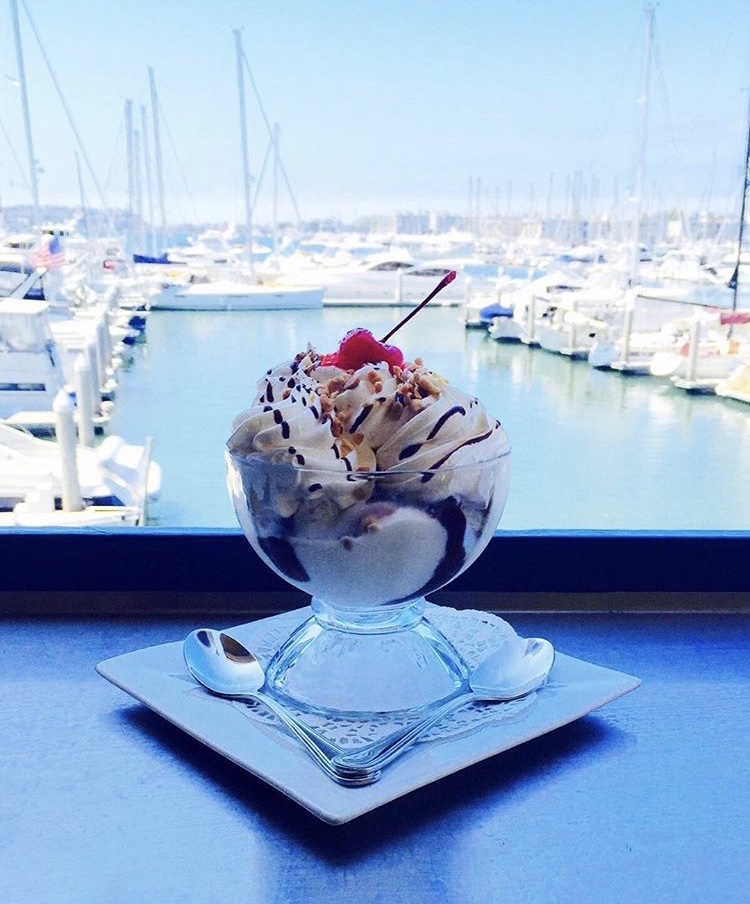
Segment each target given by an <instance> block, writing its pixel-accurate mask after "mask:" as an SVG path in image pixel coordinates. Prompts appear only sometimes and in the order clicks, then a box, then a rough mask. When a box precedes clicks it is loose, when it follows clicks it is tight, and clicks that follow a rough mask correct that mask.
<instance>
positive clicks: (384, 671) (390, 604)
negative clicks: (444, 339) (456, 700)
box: [226, 330, 510, 718]
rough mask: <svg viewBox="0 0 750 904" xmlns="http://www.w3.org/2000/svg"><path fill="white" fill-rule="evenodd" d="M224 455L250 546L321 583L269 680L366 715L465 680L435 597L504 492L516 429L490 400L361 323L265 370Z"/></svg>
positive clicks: (324, 705)
mask: <svg viewBox="0 0 750 904" xmlns="http://www.w3.org/2000/svg"><path fill="white" fill-rule="evenodd" d="M226 460H227V472H228V485H229V491H230V495H231V497H232V501H233V504H234V508H235V511H236V514H237V518H238V520H239V522H240V525H241V527H242V529H243V531H244V533H245V535H246V536H247V539H248V540H249V542H250V544H251V545H252V547H253V548H254V550H255V551H256V552H257V553H258V555H259V556H260V557H261V558H262V559H263V560H264V561H265V562H266V563H267V564H268V565H269V566H270V567H271V568H273V569H274V570H275V571H276V572H277V573H278V574H279V575H281V576H282V577H283V578H284V579H285V580H286V581H288V582H289V583H290V584H292V585H294V586H295V587H297V588H299V589H301V590H303V591H305V592H307V593H309V594H310V595H311V596H312V602H311V614H310V616H309V618H307V620H306V621H304V623H303V624H302V625H301V626H300V627H299V628H298V629H297V630H296V631H295V632H294V633H293V634H292V635H291V636H290V637H289V638H288V639H287V640H286V642H285V643H284V644H283V645H282V646H281V648H280V649H279V650H278V652H277V653H276V655H275V656H274V658H273V660H272V662H271V663H270V665H269V667H268V669H267V684H268V686H269V688H270V689H271V691H272V692H273V693H275V694H276V695H277V696H278V697H280V698H282V699H284V700H286V701H287V702H289V703H291V704H293V705H294V706H296V707H297V708H299V709H301V710H303V711H309V712H315V713H320V714H324V715H325V714H329V715H332V716H351V717H353V718H362V717H366V718H368V717H372V716H375V715H377V714H389V715H393V714H395V713H409V712H413V711H416V710H419V711H425V710H428V709H429V708H430V707H432V706H433V705H438V704H439V703H440V702H442V701H443V700H445V699H446V698H447V697H449V696H452V695H453V694H454V693H456V691H458V690H459V689H460V688H462V687H463V686H464V685H465V683H466V680H467V677H468V671H469V670H468V667H467V665H466V663H465V662H464V661H463V659H462V657H461V655H460V654H459V653H458V652H457V651H456V649H455V648H454V647H453V646H452V645H451V643H450V642H449V641H448V640H447V639H446V638H445V637H444V636H443V635H442V634H441V633H440V632H439V631H438V630H437V629H436V628H435V627H434V626H433V625H432V624H430V621H429V618H428V617H425V607H426V601H425V594H427V593H430V592H433V591H435V590H437V589H439V588H440V587H442V586H444V585H445V584H447V583H448V582H449V581H451V580H452V579H453V578H455V577H456V575H458V574H460V573H461V572H462V571H463V570H464V569H465V568H467V567H468V566H469V565H470V564H471V563H472V562H473V561H474V560H475V559H476V558H477V556H478V555H479V554H480V553H481V551H482V550H483V549H484V547H485V546H486V544H487V543H488V541H489V539H490V538H491V537H492V535H493V532H494V530H495V527H496V526H497V523H498V521H499V519H500V516H501V514H502V510H503V507H504V504H505V501H506V497H507V494H508V487H509V479H510V444H509V441H508V437H507V435H506V433H505V431H504V430H503V428H502V426H501V425H500V423H499V422H498V421H496V420H495V419H493V418H491V417H490V416H489V415H488V414H487V412H486V410H485V408H484V406H483V405H482V404H481V403H480V402H479V401H477V400H476V399H474V398H471V397H469V396H467V395H466V394H464V393H462V392H460V391H459V390H457V389H456V388H454V387H453V386H451V385H450V384H449V383H448V382H447V381H446V380H445V379H444V378H443V377H441V376H439V375H438V374H436V373H434V372H431V371H429V370H428V369H427V368H426V367H425V366H424V364H423V363H422V362H421V360H419V359H416V360H415V361H414V362H413V363H409V362H406V361H405V360H404V358H403V355H402V354H401V352H400V351H399V350H398V349H397V348H395V347H393V346H389V345H385V344H384V343H383V342H379V341H377V340H376V339H375V338H374V337H373V336H372V335H371V334H370V333H369V332H367V331H366V330H354V331H352V332H351V333H349V334H348V335H347V336H346V337H345V338H344V339H343V340H342V342H341V344H340V347H339V350H338V351H337V352H335V353H333V354H327V355H321V354H319V353H318V352H317V351H316V350H315V349H313V348H311V347H308V349H307V350H306V351H304V352H301V353H300V354H298V355H297V356H296V357H295V358H294V360H292V361H290V362H287V363H284V364H281V365H279V366H278V367H275V368H272V369H270V370H269V371H267V373H266V374H265V376H264V377H263V378H262V379H261V381H260V382H259V384H258V390H257V395H256V398H255V400H254V402H253V404H252V406H251V407H250V408H249V409H248V410H246V411H244V412H243V413H242V414H240V415H239V416H238V417H237V418H236V419H235V422H234V429H233V433H232V435H231V437H230V439H229V440H228V443H227V448H226Z"/></svg>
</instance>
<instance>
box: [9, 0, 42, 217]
mask: <svg viewBox="0 0 750 904" xmlns="http://www.w3.org/2000/svg"><path fill="white" fill-rule="evenodd" d="M10 10H11V16H12V19H13V36H14V38H15V43H16V60H17V66H18V80H19V82H20V83H21V85H20V87H21V107H22V109H23V126H24V131H25V132H26V155H27V157H28V160H29V180H30V182H31V203H32V205H33V210H34V227H38V226H39V179H38V173H37V165H36V155H35V154H34V142H33V140H32V137H31V117H30V116H29V93H28V91H27V89H26V70H25V67H24V62H23V47H22V46H21V24H20V21H19V18H18V2H17V0H10Z"/></svg>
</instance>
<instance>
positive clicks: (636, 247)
mask: <svg viewBox="0 0 750 904" xmlns="http://www.w3.org/2000/svg"><path fill="white" fill-rule="evenodd" d="M653 42H654V7H653V5H652V4H651V3H649V4H648V5H647V6H646V44H645V47H644V51H643V54H644V62H643V95H642V96H641V98H640V103H641V117H640V133H639V137H638V165H637V167H636V175H635V209H634V211H633V247H632V255H633V257H632V260H631V263H630V285H631V286H634V285H635V284H636V283H637V282H638V270H639V268H640V263H641V242H640V238H641V206H642V201H643V181H644V174H645V171H646V141H647V138H648V106H649V93H650V90H651V49H652V47H653Z"/></svg>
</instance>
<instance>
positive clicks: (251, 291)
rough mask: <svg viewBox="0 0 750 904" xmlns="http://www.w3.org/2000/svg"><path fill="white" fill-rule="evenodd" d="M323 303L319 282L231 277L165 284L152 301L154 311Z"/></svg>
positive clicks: (288, 308)
mask: <svg viewBox="0 0 750 904" xmlns="http://www.w3.org/2000/svg"><path fill="white" fill-rule="evenodd" d="M322 305H323V288H322V286H320V285H316V286H312V285H301V286H291V285H281V284H280V285H263V284H259V283H251V282H249V281H245V282H241V281H239V280H238V281H233V280H228V279H217V280H210V279H206V280H200V279H193V280H192V281H191V282H185V283H180V282H172V283H167V284H163V285H162V287H161V288H160V289H158V290H157V291H156V292H155V294H154V295H152V297H151V300H150V302H149V307H150V309H151V310H171V311H276V310H278V311H292V310H301V309H306V308H320V307H322Z"/></svg>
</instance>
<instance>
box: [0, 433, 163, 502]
mask: <svg viewBox="0 0 750 904" xmlns="http://www.w3.org/2000/svg"><path fill="white" fill-rule="evenodd" d="M71 467H73V468H74V469H75V476H76V478H77V483H78V486H79V488H80V495H81V502H82V506H83V507H87V506H93V507H96V508H99V509H110V508H114V509H123V508H125V509H129V510H132V511H133V512H136V513H137V512H143V511H144V510H145V506H146V504H147V503H148V502H152V501H154V500H156V499H157V498H158V496H159V493H160V490H161V468H160V467H159V465H158V464H157V463H156V462H154V461H152V459H151V443H150V442H146V443H145V444H144V445H132V444H129V443H126V442H125V441H124V440H123V438H122V437H120V436H115V435H110V436H108V437H106V438H105V439H104V440H103V442H102V443H101V444H100V445H99V446H97V447H96V448H87V447H82V446H78V447H77V448H75V449H74V450H73V449H71V448H68V447H67V446H66V444H65V443H64V442H57V441H54V440H47V439H39V438H37V437H35V436H31V435H30V434H28V433H25V432H24V431H22V430H18V429H16V428H15V427H9V426H7V425H5V424H0V511H3V512H9V511H12V510H13V509H14V508H15V507H16V506H17V505H18V504H19V503H23V502H26V501H28V502H30V505H29V506H27V513H30V512H31V511H33V510H34V508H36V510H37V511H44V510H48V509H50V505H49V504H47V505H45V504H44V503H43V500H44V499H45V498H47V499H50V500H52V509H53V510H60V509H62V508H63V505H62V498H63V485H64V480H65V475H66V469H68V468H71ZM40 500H42V501H40ZM136 520H137V519H136Z"/></svg>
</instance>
